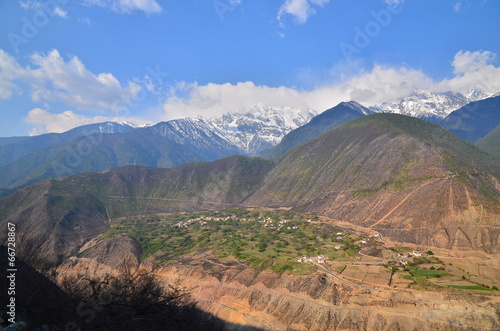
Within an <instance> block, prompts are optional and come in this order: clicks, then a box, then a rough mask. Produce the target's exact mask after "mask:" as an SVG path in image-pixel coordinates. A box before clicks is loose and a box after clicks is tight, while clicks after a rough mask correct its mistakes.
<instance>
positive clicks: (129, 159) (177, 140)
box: [0, 119, 242, 188]
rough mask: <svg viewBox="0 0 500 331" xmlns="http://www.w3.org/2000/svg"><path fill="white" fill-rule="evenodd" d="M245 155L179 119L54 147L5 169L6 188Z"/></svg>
mask: <svg viewBox="0 0 500 331" xmlns="http://www.w3.org/2000/svg"><path fill="white" fill-rule="evenodd" d="M241 152H242V151H241V150H239V149H238V148H237V147H236V146H234V145H233V144H232V143H231V142H230V141H228V140H227V139H226V138H225V137H224V136H223V134H222V133H220V132H219V131H218V130H217V128H215V127H214V126H213V125H211V124H210V123H208V122H207V121H206V120H203V119H179V120H174V121H170V122H161V123H158V124H156V125H154V126H150V127H146V128H140V129H135V130H133V131H129V132H126V133H122V134H101V133H99V134H93V135H89V136H85V137H81V138H79V139H76V140H73V141H70V142H68V143H65V144H60V145H57V146H50V147H47V148H44V149H41V150H38V151H36V152H33V153H31V154H29V155H26V156H24V157H23V158H21V159H19V160H17V161H15V162H13V163H11V164H9V165H6V166H3V167H1V168H0V187H11V188H15V187H22V186H26V185H28V184H31V183H34V182H37V181H40V180H43V179H47V178H55V177H60V176H67V175H73V174H78V173H82V172H88V171H102V170H106V169H110V168H112V167H116V166H121V165H126V164H138V165H144V166H149V167H172V166H177V165H180V164H184V163H187V162H193V161H212V160H215V159H219V158H222V157H225V156H229V155H233V154H239V153H241Z"/></svg>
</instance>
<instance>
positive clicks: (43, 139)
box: [0, 122, 134, 166]
mask: <svg viewBox="0 0 500 331" xmlns="http://www.w3.org/2000/svg"><path fill="white" fill-rule="evenodd" d="M132 130H134V128H133V127H131V126H130V125H127V124H120V123H115V122H105V123H97V124H89V125H83V126H80V127H77V128H74V129H72V130H69V131H67V132H64V133H47V134H42V135H39V136H33V137H13V138H1V140H0V166H3V165H7V164H10V163H12V162H14V161H16V160H19V159H20V158H22V157H23V156H26V155H28V154H30V153H33V152H35V151H38V150H40V149H43V148H46V147H50V146H56V145H60V144H64V143H68V142H70V141H73V140H76V139H78V138H81V137H86V136H89V135H92V134H106V133H124V132H129V131H132Z"/></svg>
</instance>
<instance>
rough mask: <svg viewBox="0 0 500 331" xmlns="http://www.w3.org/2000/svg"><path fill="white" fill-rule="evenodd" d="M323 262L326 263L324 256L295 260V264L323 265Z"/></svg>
mask: <svg viewBox="0 0 500 331" xmlns="http://www.w3.org/2000/svg"><path fill="white" fill-rule="evenodd" d="M325 261H326V256H324V255H318V256H315V257H309V256H305V255H304V256H302V257H301V258H299V259H297V262H313V263H314V262H316V263H325Z"/></svg>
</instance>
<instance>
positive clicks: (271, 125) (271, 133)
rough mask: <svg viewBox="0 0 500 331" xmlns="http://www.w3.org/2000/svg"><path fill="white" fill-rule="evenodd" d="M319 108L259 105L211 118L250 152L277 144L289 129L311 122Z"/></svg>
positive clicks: (235, 142)
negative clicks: (240, 111) (241, 111)
mask: <svg viewBox="0 0 500 331" xmlns="http://www.w3.org/2000/svg"><path fill="white" fill-rule="evenodd" d="M316 114H317V112H316V111H314V110H311V109H308V110H302V109H297V108H292V107H286V106H283V107H269V106H265V105H262V104H257V105H255V106H253V107H252V108H250V109H249V110H248V111H247V112H245V113H234V114H229V113H227V114H224V115H222V116H220V117H213V118H211V119H210V120H209V121H210V122H211V123H213V124H214V126H216V127H217V128H218V129H219V130H220V132H223V133H224V135H225V136H226V138H227V139H228V140H230V141H232V142H233V143H234V144H235V145H236V146H238V147H239V148H240V149H241V150H243V151H244V152H245V154H247V155H259V154H260V153H261V152H263V151H265V150H268V149H270V148H272V147H274V146H276V145H277V144H278V143H279V142H280V141H281V139H282V138H283V137H284V136H285V135H286V134H287V133H289V132H290V131H292V130H294V129H296V128H298V127H300V126H302V125H304V124H306V123H308V122H309V121H310V120H311V119H312V118H313V117H314V116H315V115H316Z"/></svg>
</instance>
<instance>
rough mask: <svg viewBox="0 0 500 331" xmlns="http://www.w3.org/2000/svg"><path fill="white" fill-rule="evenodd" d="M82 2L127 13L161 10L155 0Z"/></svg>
mask: <svg viewBox="0 0 500 331" xmlns="http://www.w3.org/2000/svg"><path fill="white" fill-rule="evenodd" d="M84 4H85V5H87V6H99V7H103V8H107V9H111V10H113V11H115V12H117V13H122V14H129V13H132V12H134V11H143V12H145V13H146V14H158V13H161V12H162V11H163V8H162V7H161V6H160V5H159V4H158V2H156V0H85V2H84Z"/></svg>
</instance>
